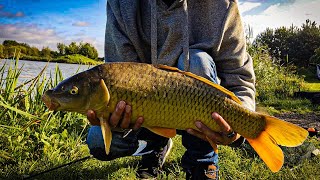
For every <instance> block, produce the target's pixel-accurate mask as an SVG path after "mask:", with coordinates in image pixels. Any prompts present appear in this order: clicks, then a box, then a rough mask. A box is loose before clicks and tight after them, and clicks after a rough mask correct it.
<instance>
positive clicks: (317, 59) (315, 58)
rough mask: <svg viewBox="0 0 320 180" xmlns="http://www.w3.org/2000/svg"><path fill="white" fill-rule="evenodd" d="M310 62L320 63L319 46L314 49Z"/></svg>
mask: <svg viewBox="0 0 320 180" xmlns="http://www.w3.org/2000/svg"><path fill="white" fill-rule="evenodd" d="M310 63H311V64H320V47H319V48H318V49H316V50H315V54H314V55H313V56H312V57H311V58H310Z"/></svg>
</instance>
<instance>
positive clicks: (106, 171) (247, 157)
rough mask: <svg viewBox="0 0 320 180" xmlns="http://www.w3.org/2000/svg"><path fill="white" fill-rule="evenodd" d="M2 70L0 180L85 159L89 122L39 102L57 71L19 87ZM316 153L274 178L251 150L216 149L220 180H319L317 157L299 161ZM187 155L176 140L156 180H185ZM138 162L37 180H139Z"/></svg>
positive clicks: (87, 166) (291, 162) (82, 167)
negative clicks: (50, 75)
mask: <svg viewBox="0 0 320 180" xmlns="http://www.w3.org/2000/svg"><path fill="white" fill-rule="evenodd" d="M4 69H6V68H4V67H0V129H1V130H0V147H1V148H0V179H21V178H22V177H24V175H30V174H31V175H32V174H37V173H40V172H43V171H45V170H48V169H50V168H54V167H56V166H59V165H62V164H65V163H68V162H71V161H74V160H77V159H80V158H82V157H86V156H88V155H89V150H88V147H87V146H86V144H85V138H86V136H87V130H88V127H89V125H88V122H87V120H86V117H84V116H83V115H80V114H76V113H69V112H68V113H66V112H52V111H48V110H47V108H46V107H45V106H44V104H43V103H42V101H41V96H42V94H43V92H45V91H46V90H47V89H49V88H51V87H54V86H55V85H57V83H58V82H60V81H61V80H62V79H63V77H61V73H60V71H59V68H57V69H56V73H55V74H54V76H52V77H46V76H44V75H43V74H42V73H40V74H39V75H38V76H37V77H35V78H34V79H33V80H31V81H30V82H29V83H28V85H27V86H23V85H22V86H20V85H18V84H17V82H18V81H17V79H18V78H19V74H20V72H21V71H22V69H18V68H17V67H16V65H15V64H11V68H9V72H8V75H7V76H6V77H4ZM310 143H312V144H313V145H314V146H315V147H316V148H320V144H319V141H317V140H316V139H314V138H310V139H308V140H307V143H306V144H305V145H304V146H302V147H301V148H299V149H298V150H297V152H296V153H293V154H292V153H289V152H287V151H286V149H284V151H285V152H286V154H285V156H286V163H285V165H284V167H283V168H282V169H281V171H280V172H278V173H272V172H271V171H270V170H269V169H268V168H267V167H266V165H265V164H264V163H263V162H262V160H261V159H260V158H259V157H258V156H257V154H256V153H255V152H254V151H253V150H252V149H251V147H250V146H249V145H244V146H243V147H241V148H237V149H233V148H230V147H227V146H220V147H219V153H220V163H219V164H220V177H221V179H288V180H289V179H290V180H291V179H319V178H320V172H319V169H320V157H312V158H311V157H310V158H304V159H303V158H302V159H301V158H300V157H302V156H303V155H305V154H306V153H307V152H308V151H307V148H308V147H309V144H310ZM184 152H185V149H184V147H183V146H182V145H181V136H176V137H175V138H174V149H173V152H172V153H171V154H170V156H169V158H168V161H167V162H166V163H165V165H164V169H163V171H162V173H161V175H160V176H159V179H184V178H185V173H184V172H183V170H182V167H181V157H182V155H183V153H184ZM139 159H140V158H139V157H125V158H119V159H116V160H113V161H110V162H102V161H98V160H95V159H89V160H87V161H85V162H79V163H77V164H74V165H72V166H68V167H65V168H61V169H58V170H55V171H53V172H50V173H46V174H42V175H40V176H38V177H36V178H37V179H137V177H136V174H135V171H136V169H137V168H138V166H139V164H138V161H139Z"/></svg>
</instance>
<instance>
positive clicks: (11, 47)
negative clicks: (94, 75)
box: [0, 40, 98, 60]
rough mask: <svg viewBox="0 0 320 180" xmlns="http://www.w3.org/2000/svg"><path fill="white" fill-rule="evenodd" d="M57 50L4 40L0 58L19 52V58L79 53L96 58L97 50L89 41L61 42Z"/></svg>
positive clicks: (53, 56)
mask: <svg viewBox="0 0 320 180" xmlns="http://www.w3.org/2000/svg"><path fill="white" fill-rule="evenodd" d="M57 49H58V51H53V50H51V49H50V48H49V47H43V48H42V49H41V50H40V49H38V48H37V47H31V46H30V45H28V44H27V43H19V42H17V41H14V40H5V41H3V43H2V44H0V58H7V59H9V58H13V57H16V56H17V54H18V53H20V57H21V59H30V58H37V57H41V58H42V59H47V60H50V59H53V58H57V57H60V56H65V55H74V54H81V55H83V56H86V57H88V58H90V59H93V60H98V51H97V50H96V48H95V47H94V46H93V45H91V44H90V43H82V42H81V43H79V44H77V43H76V42H71V43H70V44H69V45H65V44H63V43H58V44H57Z"/></svg>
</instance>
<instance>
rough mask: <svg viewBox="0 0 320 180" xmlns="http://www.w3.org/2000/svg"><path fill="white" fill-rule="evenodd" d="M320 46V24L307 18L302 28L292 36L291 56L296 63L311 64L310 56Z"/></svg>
mask: <svg viewBox="0 0 320 180" xmlns="http://www.w3.org/2000/svg"><path fill="white" fill-rule="evenodd" d="M319 47H320V26H317V24H316V22H311V21H310V20H306V23H305V24H303V25H302V27H301V29H300V30H299V31H298V32H297V33H296V35H295V36H294V37H293V38H292V40H291V44H290V51H289V54H290V57H291V58H292V61H293V62H294V63H295V64H296V65H301V66H305V65H308V64H309V60H310V58H311V57H312V56H313V55H314V54H315V52H316V49H317V48H319Z"/></svg>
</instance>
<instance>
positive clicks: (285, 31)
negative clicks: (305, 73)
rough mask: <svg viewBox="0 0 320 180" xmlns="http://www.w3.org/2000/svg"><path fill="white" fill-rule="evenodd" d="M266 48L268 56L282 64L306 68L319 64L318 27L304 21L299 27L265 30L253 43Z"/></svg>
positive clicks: (315, 24) (314, 23)
mask: <svg viewBox="0 0 320 180" xmlns="http://www.w3.org/2000/svg"><path fill="white" fill-rule="evenodd" d="M253 45H254V46H256V47H259V46H260V47H261V46H265V47H267V49H268V51H269V53H270V55H271V56H272V57H273V58H275V59H277V60H279V61H280V63H282V64H293V65H295V66H298V67H306V66H309V65H310V64H320V26H319V25H317V23H316V22H315V21H313V22H312V21H310V20H306V22H305V23H304V24H302V26H301V27H297V26H293V25H292V26H291V27H280V28H276V29H270V28H267V29H266V30H265V31H264V32H262V33H260V34H259V35H258V36H257V37H256V39H255V40H254V42H253Z"/></svg>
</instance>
